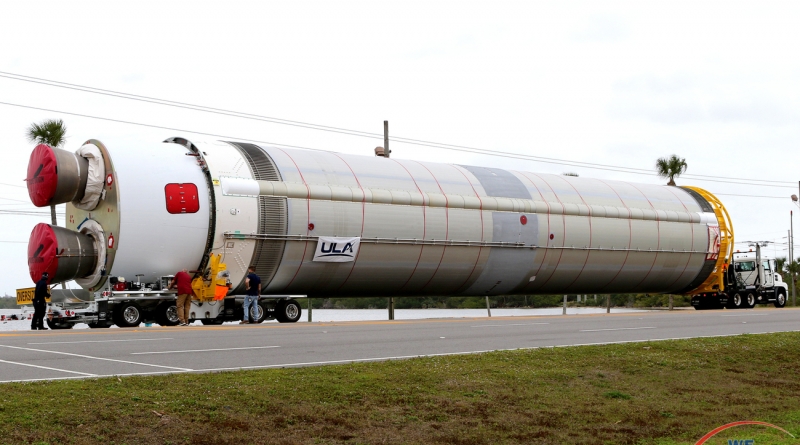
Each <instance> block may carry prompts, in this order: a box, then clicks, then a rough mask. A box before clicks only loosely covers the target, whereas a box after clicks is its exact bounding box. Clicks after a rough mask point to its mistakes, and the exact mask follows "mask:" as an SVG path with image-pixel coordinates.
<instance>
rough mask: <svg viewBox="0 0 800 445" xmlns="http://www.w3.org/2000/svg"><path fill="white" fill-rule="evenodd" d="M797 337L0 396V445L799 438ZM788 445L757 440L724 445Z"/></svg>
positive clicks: (109, 383)
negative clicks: (712, 434) (741, 424)
mask: <svg viewBox="0 0 800 445" xmlns="http://www.w3.org/2000/svg"><path fill="white" fill-rule="evenodd" d="M798 375H800V333H779V334H768V335H742V336H736V337H721V338H707V339H695V340H676V341H661V342H650V343H633V344H624V345H607V346H581V347H569V348H555V349H552V348H548V349H533V350H520V351H510V352H492V353H483V354H477V355H466V356H449V357H435V358H418V359H411V360H402V361H391V362H382V363H359V364H352V365H337V366H323V367H310V368H294V369H271V370H259V371H240V372H224V373H215V374H178V375H169V376H155V377H125V378H120V379H118V378H110V379H109V378H106V379H88V380H70V381H55V382H43V383H42V382H39V383H19V384H5V385H2V386H0V443H34V444H89V443H107V444H189V443H191V444H212V443H213V444H246V443H276V444H296V443H320V444H340V443H348V444H373V443H375V444H378V443H388V444H401V443H426V444H428V443H430V444H437V443H441V444H502V443H508V444H517V443H519V444H522V443H525V444H528V443H542V444H654V445H668V444H669V445H671V444H693V443H695V441H697V440H698V439H699V438H700V437H702V436H703V434H705V433H707V432H708V431H710V430H712V429H713V428H715V427H717V426H720V425H723V424H726V423H729V422H732V421H737V420H760V421H765V422H769V423H773V424H776V425H778V426H781V427H782V428H784V429H786V430H788V431H790V432H791V433H792V434H794V435H795V436H797V437H800V383H798ZM740 438H741V439H755V440H756V442H755V443H756V444H759V445H762V444H784V443H785V444H790V443H791V444H797V443H800V441H795V440H793V439H791V438H790V437H788V436H787V435H786V434H785V433H781V432H779V431H776V430H771V429H768V428H763V427H753V428H735V429H731V430H727V431H725V432H723V433H721V434H720V435H719V436H718V437H716V438H715V439H714V440H711V441H709V442H707V443H709V444H722V443H725V444H727V443H728V442H727V440H728V439H740Z"/></svg>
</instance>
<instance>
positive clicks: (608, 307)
mask: <svg viewBox="0 0 800 445" xmlns="http://www.w3.org/2000/svg"><path fill="white" fill-rule="evenodd" d="M610 313H611V294H608V295H606V314H610Z"/></svg>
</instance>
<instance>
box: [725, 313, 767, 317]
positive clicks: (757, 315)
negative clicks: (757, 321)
mask: <svg viewBox="0 0 800 445" xmlns="http://www.w3.org/2000/svg"><path fill="white" fill-rule="evenodd" d="M763 315H769V314H730V315H720V317H760V316H763Z"/></svg>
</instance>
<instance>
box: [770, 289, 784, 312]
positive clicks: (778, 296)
mask: <svg viewBox="0 0 800 445" xmlns="http://www.w3.org/2000/svg"><path fill="white" fill-rule="evenodd" d="M772 304H774V305H775V307H778V308H781V307H784V306H786V292H784V290H783V289H778V290H777V291H775V301H774V302H773V303H772Z"/></svg>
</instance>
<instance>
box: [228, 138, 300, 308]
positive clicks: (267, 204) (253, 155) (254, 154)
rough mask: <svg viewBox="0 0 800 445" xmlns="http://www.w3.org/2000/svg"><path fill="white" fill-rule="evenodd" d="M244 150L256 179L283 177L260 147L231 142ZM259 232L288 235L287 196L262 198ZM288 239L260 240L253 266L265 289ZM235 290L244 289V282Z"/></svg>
mask: <svg viewBox="0 0 800 445" xmlns="http://www.w3.org/2000/svg"><path fill="white" fill-rule="evenodd" d="M229 144H231V145H233V146H234V147H236V148H237V149H239V151H240V152H241V153H242V156H244V158H245V159H246V160H247V162H248V164H249V165H250V169H251V171H252V173H253V178H255V179H259V180H265V181H280V180H281V176H280V173H279V172H278V169H277V168H276V167H275V163H274V162H272V159H271V158H270V157H269V155H268V154H267V153H266V152H265V151H264V150H262V149H260V148H259V147H258V146H256V145H253V144H245V143H241V142H229ZM258 231H259V233H273V234H281V235H285V234H286V199H285V198H276V197H272V196H260V197H258ZM285 245H286V242H285V241H281V240H258V241H257V242H256V248H255V252H254V253H253V260H252V262H251V265H253V266H255V268H256V275H258V276H259V277H260V278H261V286H262V289H266V288H267V286H268V285H269V283H270V281H272V278H273V277H274V276H275V272H276V271H277V270H278V266H279V265H280V262H281V259H282V258H283V250H284V248H285ZM234 292H239V293H241V292H244V283H241V284H240V285H239V286H238V287H237V289H234Z"/></svg>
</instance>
